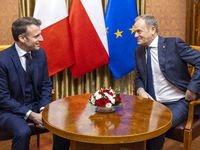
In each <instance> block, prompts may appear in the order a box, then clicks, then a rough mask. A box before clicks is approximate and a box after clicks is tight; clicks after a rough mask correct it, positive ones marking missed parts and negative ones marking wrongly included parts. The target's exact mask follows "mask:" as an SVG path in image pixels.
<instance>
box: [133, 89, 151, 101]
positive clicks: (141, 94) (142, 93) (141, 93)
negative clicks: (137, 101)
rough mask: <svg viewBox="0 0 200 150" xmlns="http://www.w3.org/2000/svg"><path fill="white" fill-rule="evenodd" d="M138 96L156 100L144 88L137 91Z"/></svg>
mask: <svg viewBox="0 0 200 150" xmlns="http://www.w3.org/2000/svg"><path fill="white" fill-rule="evenodd" d="M137 94H138V96H141V97H144V98H149V99H152V100H154V99H153V98H152V97H151V96H150V95H149V94H148V93H147V92H146V91H145V90H144V89H143V88H141V89H139V90H138V91H137Z"/></svg>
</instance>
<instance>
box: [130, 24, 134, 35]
mask: <svg viewBox="0 0 200 150" xmlns="http://www.w3.org/2000/svg"><path fill="white" fill-rule="evenodd" d="M129 30H131V34H133V32H135V31H134V26H132V28H130V29H129Z"/></svg>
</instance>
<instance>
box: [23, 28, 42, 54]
mask: <svg viewBox="0 0 200 150" xmlns="http://www.w3.org/2000/svg"><path fill="white" fill-rule="evenodd" d="M25 38H26V40H25V42H24V46H25V50H26V51H27V52H28V51H31V50H39V48H40V42H41V41H43V40H44V39H43V37H42V35H41V30H40V27H39V26H36V25H34V24H32V25H30V26H27V37H25Z"/></svg>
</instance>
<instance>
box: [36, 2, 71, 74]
mask: <svg viewBox="0 0 200 150" xmlns="http://www.w3.org/2000/svg"><path fill="white" fill-rule="evenodd" d="M33 17H34V18H37V19H40V20H41V21H42V25H41V29H42V36H43V38H44V41H43V42H41V45H40V47H42V48H44V50H45V52H46V55H47V60H48V69H49V76H52V75H54V74H56V73H58V72H60V71H62V70H64V69H66V68H68V67H70V66H71V65H73V64H74V62H75V58H74V51H73V45H72V40H71V32H70V27H69V18H68V12H67V6H66V2H65V0H37V1H36V5H35V10H34V15H33Z"/></svg>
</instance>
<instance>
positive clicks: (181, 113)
mask: <svg viewBox="0 0 200 150" xmlns="http://www.w3.org/2000/svg"><path fill="white" fill-rule="evenodd" d="M163 105H165V106H166V107H168V108H169V109H170V110H171V112H172V116H173V117H172V126H171V128H174V127H176V126H177V125H178V124H180V123H181V122H183V121H186V120H187V117H188V106H189V102H188V101H186V100H185V98H183V99H181V100H179V101H175V102H168V103H163ZM164 142H165V134H162V135H160V136H158V137H156V138H153V139H150V140H147V150H161V149H162V147H163V144H164Z"/></svg>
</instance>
